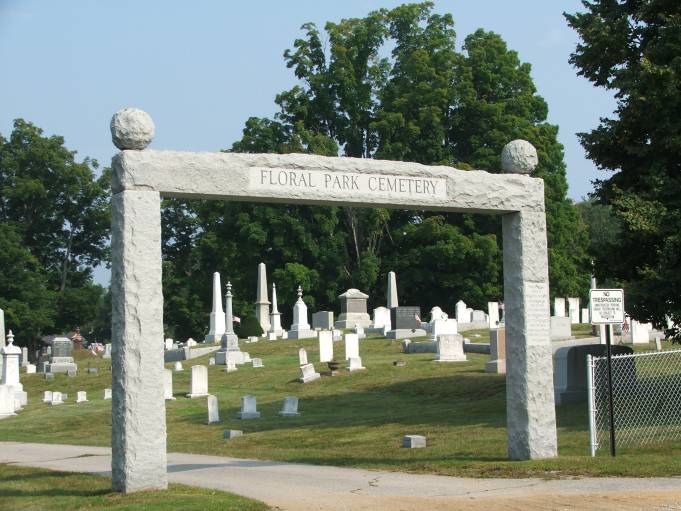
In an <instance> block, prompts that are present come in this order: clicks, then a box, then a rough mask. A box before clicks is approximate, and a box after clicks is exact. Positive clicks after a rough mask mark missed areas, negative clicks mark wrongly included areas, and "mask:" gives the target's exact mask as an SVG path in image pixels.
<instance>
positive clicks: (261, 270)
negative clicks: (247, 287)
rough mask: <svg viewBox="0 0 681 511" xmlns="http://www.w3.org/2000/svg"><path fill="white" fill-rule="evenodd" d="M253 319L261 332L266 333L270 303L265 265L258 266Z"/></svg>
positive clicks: (268, 327)
mask: <svg viewBox="0 0 681 511" xmlns="http://www.w3.org/2000/svg"><path fill="white" fill-rule="evenodd" d="M255 318H256V319H257V320H258V323H260V328H262V331H263V332H268V331H269V330H270V327H271V326H272V325H271V323H270V301H269V300H268V299H267V267H266V266H265V263H260V264H259V265H258V287H257V288H256V293H255Z"/></svg>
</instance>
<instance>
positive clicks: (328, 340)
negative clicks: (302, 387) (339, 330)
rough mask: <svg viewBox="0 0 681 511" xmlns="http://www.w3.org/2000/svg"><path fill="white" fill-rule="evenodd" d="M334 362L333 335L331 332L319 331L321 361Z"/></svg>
mask: <svg viewBox="0 0 681 511" xmlns="http://www.w3.org/2000/svg"><path fill="white" fill-rule="evenodd" d="M330 360H333V334H332V333H331V331H329V330H320V331H319V361H320V362H329V361H330Z"/></svg>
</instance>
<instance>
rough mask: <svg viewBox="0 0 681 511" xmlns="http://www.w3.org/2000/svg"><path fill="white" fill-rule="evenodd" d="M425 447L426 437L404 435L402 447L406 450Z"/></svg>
mask: <svg viewBox="0 0 681 511" xmlns="http://www.w3.org/2000/svg"><path fill="white" fill-rule="evenodd" d="M425 446H426V437H425V436H423V435H404V438H403V439H402V447H404V448H406V449H422V448H424V447H425Z"/></svg>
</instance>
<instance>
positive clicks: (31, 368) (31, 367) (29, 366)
mask: <svg viewBox="0 0 681 511" xmlns="http://www.w3.org/2000/svg"><path fill="white" fill-rule="evenodd" d="M35 369H36V368H35V364H26V374H35Z"/></svg>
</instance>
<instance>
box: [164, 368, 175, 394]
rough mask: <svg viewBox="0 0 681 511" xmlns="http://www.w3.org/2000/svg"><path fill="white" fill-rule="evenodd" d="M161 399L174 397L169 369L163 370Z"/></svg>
mask: <svg viewBox="0 0 681 511" xmlns="http://www.w3.org/2000/svg"><path fill="white" fill-rule="evenodd" d="M163 399H166V400H174V399H175V398H174V397H173V372H172V371H171V370H170V369H164V370H163Z"/></svg>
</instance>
